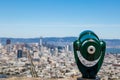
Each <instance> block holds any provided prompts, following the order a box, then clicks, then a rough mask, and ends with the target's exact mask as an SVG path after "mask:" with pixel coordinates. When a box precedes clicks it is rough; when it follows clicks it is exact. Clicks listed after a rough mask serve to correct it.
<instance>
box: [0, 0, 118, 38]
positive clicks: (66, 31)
mask: <svg viewBox="0 0 120 80" xmlns="http://www.w3.org/2000/svg"><path fill="white" fill-rule="evenodd" d="M84 30H92V31H94V32H95V33H96V34H97V35H98V36H99V37H100V38H104V39H120V0H0V37H18V38H21V37H23V38H30V37H39V36H43V37H51V36H52V37H66V36H79V34H80V33H81V32H82V31H84Z"/></svg>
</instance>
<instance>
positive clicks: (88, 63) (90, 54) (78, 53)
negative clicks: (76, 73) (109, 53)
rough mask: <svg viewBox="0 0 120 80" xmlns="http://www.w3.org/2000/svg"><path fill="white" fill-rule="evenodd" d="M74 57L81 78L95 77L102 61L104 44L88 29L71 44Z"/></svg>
mask: <svg viewBox="0 0 120 80" xmlns="http://www.w3.org/2000/svg"><path fill="white" fill-rule="evenodd" d="M73 47H74V57H75V60H76V64H77V66H78V69H79V70H80V72H81V73H82V78H85V79H95V78H96V75H97V73H98V71H99V69H100V67H101V65H102V63H103V60H104V55H105V50H106V44H105V42H104V41H100V40H99V38H98V36H97V35H96V34H95V33H94V32H92V31H90V30H87V31H84V32H82V33H81V34H80V36H79V38H78V40H76V41H75V42H74V44H73Z"/></svg>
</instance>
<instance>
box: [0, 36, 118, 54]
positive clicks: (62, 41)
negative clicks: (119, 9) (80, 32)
mask: <svg viewBox="0 0 120 80" xmlns="http://www.w3.org/2000/svg"><path fill="white" fill-rule="evenodd" d="M7 39H10V40H11V42H12V43H13V44H15V43H17V42H19V43H39V41H40V38H0V41H1V43H2V44H3V45H4V44H6V40H7ZM76 39H77V37H44V38H42V41H43V43H49V44H55V45H66V44H69V43H72V42H74V41H75V40H76ZM103 40H104V41H105V42H106V45H107V48H108V49H107V51H108V52H109V51H113V50H114V51H113V52H115V51H117V52H120V50H119V49H120V39H103ZM56 42H57V44H56ZM116 49H117V50H116Z"/></svg>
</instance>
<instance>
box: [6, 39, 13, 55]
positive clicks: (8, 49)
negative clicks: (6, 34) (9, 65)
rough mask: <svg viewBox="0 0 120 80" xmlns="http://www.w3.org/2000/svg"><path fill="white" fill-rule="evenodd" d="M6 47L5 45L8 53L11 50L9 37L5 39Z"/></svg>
mask: <svg viewBox="0 0 120 80" xmlns="http://www.w3.org/2000/svg"><path fill="white" fill-rule="evenodd" d="M6 47H7V53H10V52H11V51H12V45H11V40H10V39H7V40H6Z"/></svg>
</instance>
